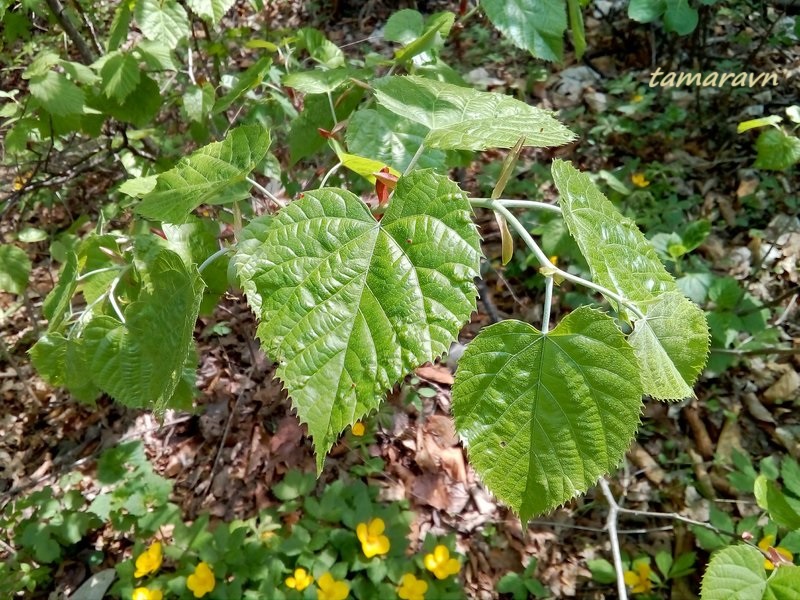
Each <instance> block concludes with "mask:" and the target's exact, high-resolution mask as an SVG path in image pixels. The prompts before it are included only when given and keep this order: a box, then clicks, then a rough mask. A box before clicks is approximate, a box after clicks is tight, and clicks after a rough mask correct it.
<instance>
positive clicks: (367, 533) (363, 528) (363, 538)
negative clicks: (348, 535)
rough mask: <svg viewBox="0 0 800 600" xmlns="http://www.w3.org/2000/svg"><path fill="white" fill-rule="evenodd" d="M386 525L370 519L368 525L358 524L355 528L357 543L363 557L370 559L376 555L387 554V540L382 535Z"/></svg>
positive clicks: (381, 521) (380, 520) (380, 521)
mask: <svg viewBox="0 0 800 600" xmlns="http://www.w3.org/2000/svg"><path fill="white" fill-rule="evenodd" d="M384 529H386V525H385V524H384V522H383V519H372V520H371V521H370V522H369V523H359V524H358V526H357V527H356V535H357V536H358V541H359V542H361V549H362V550H363V551H364V556H366V557H367V558H372V557H373V556H377V555H378V554H386V553H387V552H389V538H388V537H386V536H385V535H383V530H384Z"/></svg>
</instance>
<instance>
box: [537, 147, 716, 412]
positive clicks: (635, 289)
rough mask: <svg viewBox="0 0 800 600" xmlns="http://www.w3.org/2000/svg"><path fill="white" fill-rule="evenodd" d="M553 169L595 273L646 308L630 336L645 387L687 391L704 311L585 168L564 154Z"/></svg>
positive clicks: (698, 355)
mask: <svg viewBox="0 0 800 600" xmlns="http://www.w3.org/2000/svg"><path fill="white" fill-rule="evenodd" d="M552 171H553V180H554V181H555V184H556V187H557V188H558V191H559V194H560V195H561V199H560V204H561V209H562V212H563V216H564V222H565V223H566V224H567V228H568V229H569V232H570V234H571V235H572V237H573V238H574V239H575V241H576V242H577V244H578V247H579V248H580V249H581V253H582V254H583V256H584V257H585V258H586V261H587V262H588V264H589V268H590V270H591V272H592V278H593V279H594V281H595V282H597V283H599V284H600V285H602V286H604V287H606V288H608V289H610V290H612V291H614V292H616V293H617V294H619V295H620V296H623V297H625V298H627V299H629V300H631V301H632V302H633V303H634V304H636V305H637V307H638V308H639V309H640V311H641V312H643V313H644V315H645V319H643V320H642V319H639V320H637V322H636V324H635V327H634V332H633V333H632V334H631V338H630V343H631V345H633V347H634V350H635V352H636V355H637V358H638V359H639V361H640V364H641V366H642V370H641V379H642V385H643V388H644V393H646V394H649V395H651V396H652V397H654V398H659V399H681V398H684V397H687V396H691V395H692V389H691V386H692V384H693V383H694V381H695V379H696V378H697V375H699V373H700V371H701V370H702V368H703V366H704V365H705V361H706V356H707V351H708V328H707V325H706V322H705V316H704V314H703V312H702V311H701V310H700V309H699V308H697V307H696V306H694V305H693V304H692V303H691V302H690V301H689V300H687V299H685V298H684V297H683V296H682V295H681V294H680V292H679V291H678V286H677V284H676V283H675V280H674V279H673V278H672V276H671V275H670V274H669V273H667V271H666V269H664V265H662V264H661V262H660V261H659V260H658V257H657V256H656V252H655V249H654V248H653V246H652V245H651V244H650V243H649V242H648V241H647V239H646V238H645V237H644V236H643V235H642V233H641V231H639V229H638V228H637V227H636V224H635V223H634V222H633V221H631V220H630V219H628V218H626V217H624V216H622V215H621V214H620V213H619V212H618V211H617V210H616V208H614V206H613V205H612V204H611V202H609V201H608V200H607V199H606V197H605V196H603V194H602V193H601V192H600V190H599V189H597V187H596V186H595V185H594V183H593V182H592V180H591V179H590V178H589V176H588V175H586V174H585V173H581V172H580V171H578V170H577V169H575V168H574V167H573V166H572V165H571V164H570V163H568V162H565V161H562V160H555V161H554V162H553V167H552ZM673 311H674V312H673ZM687 340H688V342H687Z"/></svg>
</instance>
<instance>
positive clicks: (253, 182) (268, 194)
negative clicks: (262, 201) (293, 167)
mask: <svg viewBox="0 0 800 600" xmlns="http://www.w3.org/2000/svg"><path fill="white" fill-rule="evenodd" d="M246 179H247V183H249V184H250V185H252V186H253V187H254V188H256V189H257V190H258V191H259V192H261V193H262V194H264V195H265V196H266V197H267V198H269V199H270V200H272V201H273V202H274V203H275V204H277V205H278V206H280V207H281V208H283V207H284V206H286V202H284V201H283V200H281V199H279V198H278V197H277V196H276V195H275V194H273V193H272V192H270V191H269V190H268V189H267V188H265V187H264V186H263V185H261V184H260V183H258V182H257V181H256V180H255V179H253V178H252V177H247V178H246Z"/></svg>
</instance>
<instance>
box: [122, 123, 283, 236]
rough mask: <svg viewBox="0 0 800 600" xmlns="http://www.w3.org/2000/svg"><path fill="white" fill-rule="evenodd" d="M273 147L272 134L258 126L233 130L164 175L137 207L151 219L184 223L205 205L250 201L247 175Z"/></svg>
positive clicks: (160, 176)
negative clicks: (270, 147) (198, 208)
mask: <svg viewBox="0 0 800 600" xmlns="http://www.w3.org/2000/svg"><path fill="white" fill-rule="evenodd" d="M269 145H270V135H269V131H267V130H266V129H262V128H261V127H260V126H258V125H244V126H241V127H237V128H236V129H232V130H231V131H230V132H229V133H228V135H227V136H226V137H225V139H224V140H222V141H221V142H213V143H211V144H209V145H207V146H204V147H203V148H200V149H199V150H197V151H195V152H193V153H192V154H191V155H189V156H188V157H186V158H184V159H182V160H181V161H180V162H179V163H178V164H177V165H176V166H175V167H173V168H172V169H170V170H169V171H166V172H164V173H161V174H160V175H159V176H158V182H157V183H156V187H155V189H154V190H153V191H152V192H150V193H148V194H147V195H146V196H145V197H144V198H143V199H142V201H141V203H140V204H139V205H138V206H137V207H136V212H137V213H139V214H141V215H143V216H144V217H146V218H148V219H153V220H157V221H165V222H168V223H181V222H183V221H185V220H186V218H187V217H188V216H189V213H190V212H191V211H192V210H194V209H195V208H197V207H198V206H200V205H201V204H224V203H228V202H234V201H236V200H241V199H242V198H246V197H247V196H248V194H249V192H250V185H249V184H248V183H247V182H246V181H245V178H246V177H247V175H249V174H250V172H251V171H252V170H253V169H254V168H255V167H256V166H257V165H258V163H260V162H261V161H262V160H263V159H264V156H265V155H266V153H267V149H268V148H269Z"/></svg>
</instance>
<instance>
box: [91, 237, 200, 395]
mask: <svg viewBox="0 0 800 600" xmlns="http://www.w3.org/2000/svg"><path fill="white" fill-rule="evenodd" d="M147 253H148V256H147V259H146V262H145V261H144V260H142V259H140V260H137V271H138V272H139V276H140V277H141V278H142V279H143V281H144V282H145V283H144V285H143V288H142V290H141V291H140V293H139V298H138V299H137V300H136V302H133V303H131V304H130V305H128V306H127V308H125V310H124V313H123V316H124V317H125V323H124V324H123V323H120V322H119V321H116V320H115V319H111V318H109V317H97V318H94V319H92V320H91V321H90V322H89V324H88V325H87V326H86V328H85V329H84V335H87V336H91V335H92V331H93V330H99V335H98V337H100V341H99V343H98V344H97V346H96V348H95V349H94V352H93V353H92V357H91V373H92V379H93V381H94V382H95V383H96V384H97V386H98V387H100V388H101V389H102V390H103V391H104V392H106V393H107V394H109V395H110V396H112V397H113V398H114V399H116V400H118V401H119V402H121V403H123V404H125V405H128V406H135V407H155V408H157V409H159V408H163V407H164V406H165V405H166V403H167V401H168V400H169V399H170V398H171V397H172V394H173V393H174V391H175V389H176V387H177V386H178V384H179V382H180V380H181V377H182V376H183V369H184V365H185V363H186V359H187V356H188V354H189V352H188V350H189V348H190V342H191V341H192V336H193V332H194V324H195V321H196V320H197V315H198V312H199V309H200V299H201V297H202V292H203V283H202V280H201V279H200V276H199V274H198V273H197V270H196V269H192V270H191V271H190V270H189V269H187V268H186V266H185V265H184V263H183V260H182V259H181V257H180V256H178V255H177V254H176V253H174V252H172V251H171V250H167V249H163V248H160V249H158V250H153V249H149V250H148V251H147ZM151 256H152V258H151ZM109 322H111V323H109Z"/></svg>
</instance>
